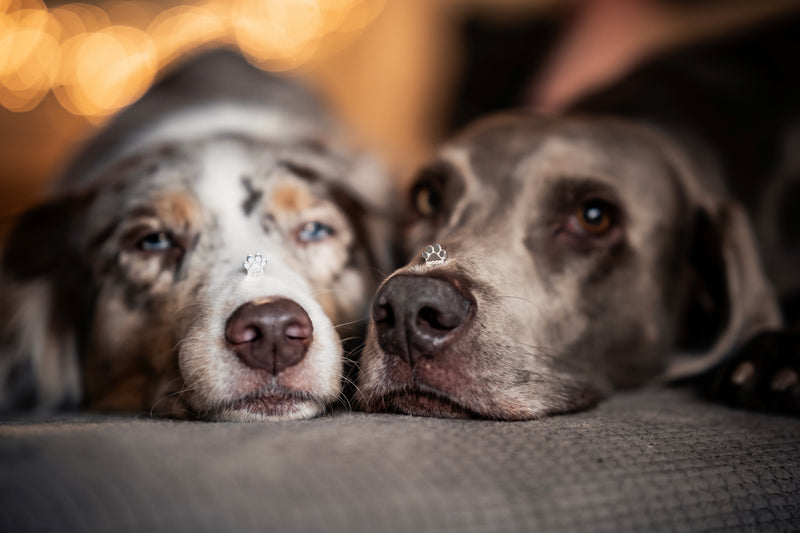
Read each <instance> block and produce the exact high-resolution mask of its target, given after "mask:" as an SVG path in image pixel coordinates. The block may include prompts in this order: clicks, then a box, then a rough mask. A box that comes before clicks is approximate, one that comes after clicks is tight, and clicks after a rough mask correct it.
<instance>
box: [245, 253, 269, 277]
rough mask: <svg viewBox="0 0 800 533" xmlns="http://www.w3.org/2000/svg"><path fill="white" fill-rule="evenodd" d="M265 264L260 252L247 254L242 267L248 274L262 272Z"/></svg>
mask: <svg viewBox="0 0 800 533" xmlns="http://www.w3.org/2000/svg"><path fill="white" fill-rule="evenodd" d="M266 266H267V260H266V259H264V257H263V256H262V255H261V254H255V255H248V256H247V259H246V260H245V262H244V263H242V267H244V271H245V272H247V275H248V276H256V275H258V274H262V273H263V272H264V269H265V268H266Z"/></svg>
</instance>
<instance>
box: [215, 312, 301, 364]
mask: <svg viewBox="0 0 800 533" xmlns="http://www.w3.org/2000/svg"><path fill="white" fill-rule="evenodd" d="M313 332H314V327H313V326H312V325H311V319H310V318H309V317H308V313H306V312H305V310H303V308H302V307H300V306H299V305H298V304H297V303H295V302H293V301H291V300H286V299H280V300H273V301H271V302H266V303H261V304H254V303H246V304H244V305H243V306H241V307H240V308H239V309H237V310H236V311H234V312H233V314H232V315H231V317H230V319H228V325H227V326H226V328H225V338H226V339H227V341H228V342H229V343H231V344H233V350H234V353H236V355H237V356H238V357H239V359H241V360H242V361H243V362H244V363H245V364H246V365H247V366H249V367H251V368H260V369H262V370H266V371H267V372H269V373H271V374H273V375H277V374H278V372H280V371H281V370H283V369H284V368H288V367H290V366H292V365H296V364H297V363H299V362H300V361H302V360H303V357H305V356H306V352H307V351H308V346H309V345H310V344H311V339H312V335H313Z"/></svg>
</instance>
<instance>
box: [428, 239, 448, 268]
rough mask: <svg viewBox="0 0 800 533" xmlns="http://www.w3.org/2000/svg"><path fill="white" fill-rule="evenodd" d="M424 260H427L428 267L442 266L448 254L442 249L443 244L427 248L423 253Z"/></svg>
mask: <svg viewBox="0 0 800 533" xmlns="http://www.w3.org/2000/svg"><path fill="white" fill-rule="evenodd" d="M422 258H423V259H424V260H425V264H426V265H441V264H442V263H444V260H445V259H447V252H446V251H445V249H444V248H442V245H441V244H434V245H433V246H431V245H430V244H429V245H428V246H426V247H425V251H424V252H422Z"/></svg>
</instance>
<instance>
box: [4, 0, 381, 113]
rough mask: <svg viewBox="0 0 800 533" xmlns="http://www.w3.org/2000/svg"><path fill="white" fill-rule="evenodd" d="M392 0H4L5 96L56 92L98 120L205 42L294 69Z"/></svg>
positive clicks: (15, 101)
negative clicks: (52, 0)
mask: <svg viewBox="0 0 800 533" xmlns="http://www.w3.org/2000/svg"><path fill="white" fill-rule="evenodd" d="M384 1H385V0H234V1H226V0H206V1H198V2H193V3H177V2H176V3H174V4H171V5H168V6H167V8H166V9H165V7H164V5H163V2H155V1H143V0H113V1H108V2H103V3H99V4H97V5H93V4H86V3H79V2H74V3H66V4H62V5H59V6H57V7H54V8H52V9H48V8H47V7H46V6H45V5H44V4H43V3H42V2H41V1H39V0H0V105H2V106H3V107H5V108H6V109H9V110H11V111H29V110H31V109H33V108H34V107H36V106H37V105H38V104H39V102H41V101H42V99H43V98H44V97H45V96H46V95H47V94H48V92H52V93H53V94H54V95H55V97H56V98H57V100H58V102H59V104H60V105H61V106H62V107H63V108H64V109H66V110H68V111H69V112H71V113H73V114H75V115H80V116H84V117H86V118H88V119H89V120H92V121H100V120H102V119H103V117H106V116H108V115H109V114H111V113H114V112H116V111H117V110H119V109H120V108H122V107H124V106H126V105H128V104H130V103H131V102H133V101H134V100H136V99H137V98H138V97H139V96H141V95H142V94H143V93H144V92H145V91H146V90H147V89H148V87H149V86H150V85H151V84H152V83H153V81H154V80H155V79H156V77H157V75H158V73H159V71H161V69H163V68H164V67H166V66H168V65H169V64H170V63H171V62H173V61H174V60H175V59H176V58H178V57H180V56H181V55H183V54H185V53H187V52H191V51H193V50H196V49H198V48H202V47H207V46H220V45H226V46H234V47H237V48H238V49H239V50H241V52H242V53H243V54H244V55H245V56H246V57H247V58H248V60H249V61H250V62H251V63H253V64H254V65H256V66H258V67H260V68H263V69H266V70H290V69H296V68H299V67H301V66H303V65H306V64H308V63H309V62H312V61H314V60H316V59H320V58H322V57H323V56H325V55H327V54H329V53H331V52H332V51H336V50H338V49H341V48H342V47H343V46H344V45H345V44H346V43H347V42H351V41H352V40H353V39H354V38H355V37H356V36H357V34H358V33H359V32H360V31H361V30H362V29H363V28H364V27H365V26H366V25H367V24H369V22H371V21H372V20H374V18H375V17H377V15H378V14H379V13H380V10H381V8H382V7H383V4H384Z"/></svg>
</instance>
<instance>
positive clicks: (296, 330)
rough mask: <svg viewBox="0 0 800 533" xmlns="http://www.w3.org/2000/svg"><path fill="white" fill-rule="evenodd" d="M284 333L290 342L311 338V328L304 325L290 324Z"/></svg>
mask: <svg viewBox="0 0 800 533" xmlns="http://www.w3.org/2000/svg"><path fill="white" fill-rule="evenodd" d="M284 333H286V336H287V337H288V338H290V339H292V340H305V339H308V338H309V337H310V336H311V328H310V327H309V326H307V325H305V324H290V325H289V326H287V327H286V331H285V332H284Z"/></svg>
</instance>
